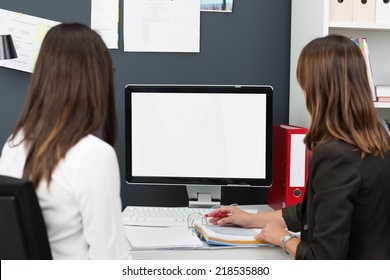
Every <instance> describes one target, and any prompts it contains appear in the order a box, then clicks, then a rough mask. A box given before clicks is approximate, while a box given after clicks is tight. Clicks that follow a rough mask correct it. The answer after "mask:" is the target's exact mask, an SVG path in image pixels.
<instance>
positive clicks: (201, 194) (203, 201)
mask: <svg viewBox="0 0 390 280" xmlns="http://www.w3.org/2000/svg"><path fill="white" fill-rule="evenodd" d="M186 187H187V194H188V207H190V208H211V207H213V206H219V205H221V186H217V185H187V186H186Z"/></svg>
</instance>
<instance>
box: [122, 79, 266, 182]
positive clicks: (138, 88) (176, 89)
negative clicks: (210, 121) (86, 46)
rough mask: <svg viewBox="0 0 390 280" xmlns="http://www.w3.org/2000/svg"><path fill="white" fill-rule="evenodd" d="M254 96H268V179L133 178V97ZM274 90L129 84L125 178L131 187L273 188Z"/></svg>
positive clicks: (244, 86)
mask: <svg viewBox="0 0 390 280" xmlns="http://www.w3.org/2000/svg"><path fill="white" fill-rule="evenodd" d="M133 92H135V93H139V92H151V93H156V92H157V93H158V92H161V93H164V92H169V93H170V92H173V93H232V94H233V93H234V94H237V93H250V94H252V93H253V94H264V95H266V108H267V112H266V127H267V131H266V161H265V162H266V170H265V178H212V177H160V176H158V177H157V176H156V177H154V176H133V175H132V159H131V156H132V145H131V137H132V129H131V105H132V104H131V100H132V98H131V95H132V93H133ZM272 95H273V88H272V86H269V85H167V84H153V85H150V84H149V85H145V84H129V85H127V86H126V87H125V172H126V174H125V177H126V182H127V183H128V184H147V185H181V186H188V185H206V186H212V185H216V186H234V187H240V186H242V187H248V186H253V187H270V186H271V185H272V116H273V115H272V114H273V103H272V97H273V96H272Z"/></svg>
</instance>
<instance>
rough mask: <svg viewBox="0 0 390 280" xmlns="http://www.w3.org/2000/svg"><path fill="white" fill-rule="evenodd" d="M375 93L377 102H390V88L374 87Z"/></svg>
mask: <svg viewBox="0 0 390 280" xmlns="http://www.w3.org/2000/svg"><path fill="white" fill-rule="evenodd" d="M375 91H376V97H377V98H378V102H390V86H376V87H375Z"/></svg>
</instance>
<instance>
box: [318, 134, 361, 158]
mask: <svg viewBox="0 0 390 280" xmlns="http://www.w3.org/2000/svg"><path fill="white" fill-rule="evenodd" d="M355 157H356V158H360V157H361V155H360V152H359V151H357V150H356V148H355V147H354V146H353V145H351V144H349V143H346V142H343V141H339V140H333V139H332V140H329V141H327V142H325V143H323V144H321V145H319V146H318V147H317V149H316V150H315V151H314V153H313V161H314V160H322V159H324V158H328V159H330V160H331V159H343V158H344V159H347V160H348V161H350V160H352V159H353V158H355Z"/></svg>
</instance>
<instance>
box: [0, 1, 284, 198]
mask: <svg viewBox="0 0 390 280" xmlns="http://www.w3.org/2000/svg"><path fill="white" fill-rule="evenodd" d="M122 7H123V1H122V0H121V1H120V8H121V23H120V30H119V49H118V50H111V54H112V57H113V60H114V64H115V68H116V78H115V81H116V82H115V86H116V98H117V99H116V102H117V112H118V120H119V135H118V143H117V146H116V151H117V154H118V160H119V165H120V168H121V174H122V178H123V179H122V201H123V205H129V204H132V205H165V206H185V205H186V203H187V197H186V190H185V188H184V187H168V188H161V187H158V186H148V187H145V186H129V185H126V182H125V180H124V177H125V176H124V171H125V143H124V137H125V133H124V131H125V128H124V124H125V121H124V117H125V112H124V88H125V85H126V84H130V83H171V84H172V83H178V84H243V85H244V84H251V85H256V84H269V85H272V86H273V88H274V91H275V95H274V106H273V109H274V123H281V122H288V106H289V100H288V92H289V68H290V66H289V64H290V18H291V17H290V13H291V1H285V0H272V1H259V0H235V1H234V7H233V13H211V12H202V14H201V39H200V42H201V47H200V50H201V52H200V53H196V54H193V53H191V54H190V53H125V52H123V40H122V39H123V32H122V28H123V26H122V22H123V21H122ZM0 8H2V9H7V10H11V11H15V12H22V13H25V14H28V15H32V16H38V17H43V18H46V19H50V20H55V21H60V22H70V21H78V22H82V23H85V24H87V25H90V16H91V8H90V1H79V0H67V1H59V0H54V1H47V0H46V1H45V0H34V1H30V0H0ZM29 79H30V74H29V73H24V72H19V71H15V70H11V69H7V68H3V67H0V85H1V86H0V143H1V145H3V143H4V142H5V141H6V139H7V137H8V136H9V134H10V133H11V131H12V128H13V126H14V125H15V122H16V120H17V117H18V115H19V112H20V110H21V107H22V105H23V102H24V99H25V96H26V92H27V88H28V82H29ZM223 199H224V200H225V201H226V203H230V202H232V201H237V202H238V203H242V204H243V203H246V204H255V203H256V204H257V203H265V202H266V200H267V196H266V191H265V190H263V189H256V190H251V191H249V192H243V191H242V190H240V189H236V190H234V189H233V190H229V191H227V192H226V193H225V194H223ZM225 201H223V202H225Z"/></svg>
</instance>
